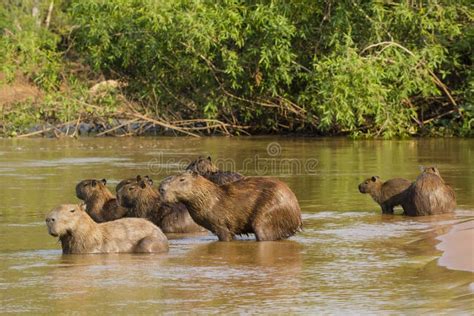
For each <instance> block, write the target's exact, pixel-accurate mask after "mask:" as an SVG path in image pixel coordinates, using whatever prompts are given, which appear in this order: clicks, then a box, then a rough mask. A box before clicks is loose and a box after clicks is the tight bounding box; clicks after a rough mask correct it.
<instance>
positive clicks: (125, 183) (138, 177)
mask: <svg viewBox="0 0 474 316" xmlns="http://www.w3.org/2000/svg"><path fill="white" fill-rule="evenodd" d="M142 180H144V181H146V182H147V183H148V184H149V185H153V180H152V179H151V178H150V177H149V176H145V177H143V178H142V177H141V176H140V175H138V176H136V178H128V179H125V180H122V181H120V182H119V183H118V184H117V186H116V187H115V192H118V191H119V190H120V189H121V188H122V187H123V186H125V185H127V184H130V183H139V182H140V181H142Z"/></svg>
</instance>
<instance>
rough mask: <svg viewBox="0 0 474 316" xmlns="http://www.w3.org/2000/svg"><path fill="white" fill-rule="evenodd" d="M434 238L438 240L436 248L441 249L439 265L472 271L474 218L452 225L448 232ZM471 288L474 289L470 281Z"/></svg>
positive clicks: (473, 261) (473, 269)
mask: <svg viewBox="0 0 474 316" xmlns="http://www.w3.org/2000/svg"><path fill="white" fill-rule="evenodd" d="M436 239H437V240H439V241H440V243H439V244H437V245H436V249H438V250H440V251H442V254H441V257H440V258H439V259H438V265H439V266H442V267H445V268H447V269H450V270H459V271H468V272H474V219H469V220H467V221H464V222H461V223H458V224H455V225H453V227H452V228H451V230H450V231H449V232H448V233H446V234H444V235H441V236H438V237H436ZM471 288H472V289H473V290H474V287H473V284H472V283H471Z"/></svg>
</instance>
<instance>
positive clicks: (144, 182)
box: [139, 181, 146, 189]
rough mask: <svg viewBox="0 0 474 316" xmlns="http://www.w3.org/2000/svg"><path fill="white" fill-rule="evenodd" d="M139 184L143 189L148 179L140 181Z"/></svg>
mask: <svg viewBox="0 0 474 316" xmlns="http://www.w3.org/2000/svg"><path fill="white" fill-rule="evenodd" d="M139 184H140V187H141V188H142V189H144V188H146V181H140V182H139Z"/></svg>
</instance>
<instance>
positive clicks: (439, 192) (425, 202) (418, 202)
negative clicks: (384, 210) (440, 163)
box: [403, 167, 456, 216]
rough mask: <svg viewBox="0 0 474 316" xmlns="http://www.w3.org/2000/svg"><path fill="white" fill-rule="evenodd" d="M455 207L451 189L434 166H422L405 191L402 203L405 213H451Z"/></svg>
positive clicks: (414, 214) (454, 198)
mask: <svg viewBox="0 0 474 316" xmlns="http://www.w3.org/2000/svg"><path fill="white" fill-rule="evenodd" d="M455 208H456V197H455V194H454V191H453V189H452V188H451V187H450V186H449V185H447V184H445V183H444V180H443V178H442V177H441V175H440V173H439V171H438V169H437V168H435V167H428V168H424V169H423V171H422V173H421V174H420V175H419V176H418V178H417V179H416V181H415V182H414V183H413V184H412V185H411V186H410V188H409V189H408V191H407V198H406V201H405V203H404V205H403V209H404V210H405V213H406V215H409V216H424V215H436V214H444V213H451V212H453V211H454V209H455Z"/></svg>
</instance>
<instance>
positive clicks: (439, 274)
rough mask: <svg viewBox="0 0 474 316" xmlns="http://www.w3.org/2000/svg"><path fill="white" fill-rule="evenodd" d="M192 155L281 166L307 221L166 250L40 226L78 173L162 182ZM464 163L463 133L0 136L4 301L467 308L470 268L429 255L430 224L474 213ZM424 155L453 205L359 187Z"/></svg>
mask: <svg viewBox="0 0 474 316" xmlns="http://www.w3.org/2000/svg"><path fill="white" fill-rule="evenodd" d="M200 154H206V155H207V154H210V155H212V156H213V157H219V158H222V159H224V158H226V159H227V160H225V161H220V163H222V164H223V165H224V164H225V165H226V167H227V168H231V167H233V168H235V169H237V170H239V171H242V172H243V173H245V174H247V175H257V174H266V175H271V176H278V177H281V179H283V180H284V181H286V182H287V183H288V184H289V185H290V187H291V188H292V189H293V190H294V191H295V193H296V195H297V196H298V198H299V200H300V204H301V208H302V211H303V219H304V225H305V230H304V231H303V232H302V233H299V234H298V235H297V236H295V237H293V238H291V239H290V240H288V241H283V242H262V243H257V242H254V241H253V240H240V241H235V242H230V243H221V242H216V238H215V237H214V236H212V235H209V236H169V237H170V252H169V254H166V255H129V254H120V255H69V256H63V255H61V251H60V246H59V244H58V243H57V241H56V240H55V239H54V238H53V237H51V236H49V235H48V234H47V232H46V228H45V225H44V215H45V213H46V212H47V211H48V210H49V209H51V208H52V207H54V206H56V205H57V204H60V203H66V202H74V201H77V200H76V198H75V196H74V186H75V184H76V183H77V182H78V181H79V180H81V179H84V178H91V177H95V178H107V179H108V180H109V183H110V184H111V187H113V186H114V185H115V184H116V183H117V181H119V180H120V179H122V178H126V177H130V176H134V175H136V174H137V173H140V174H142V175H144V174H149V175H152V176H153V178H154V179H155V180H156V182H158V181H159V179H160V178H162V177H164V176H166V175H169V174H173V173H175V172H177V171H178V170H180V169H181V168H182V164H183V163H185V162H186V161H187V160H190V159H193V158H195V157H196V156H197V155H200ZM473 162H474V140H467V139H461V140H460V139H439V140H419V141H418V140H407V141H356V142H352V141H348V140H345V139H309V138H203V139H189V138H123V139H120V138H99V139H93V138H90V139H81V140H50V139H31V140H0V185H1V190H0V192H1V195H0V205H1V207H0V312H2V313H5V312H13V313H15V312H30V313H35V314H37V313H42V314H44V313H51V312H52V313H57V312H64V311H67V312H81V313H88V312H91V313H97V314H99V313H115V312H121V313H133V314H137V313H145V314H151V313H153V314H156V313H162V312H163V313H164V312H171V313H176V312H190V311H191V312H195V313H204V314H209V313H243V314H247V313H257V312H258V313H266V314H269V313H286V312H293V313H298V312H300V313H305V314H308V313H318V312H319V313H321V312H323V313H330V314H334V313H339V314H346V313H356V314H360V313H364V312H371V313H381V312H383V313H400V312H401V313H408V314H417V313H432V312H444V313H448V314H451V313H456V314H458V313H463V314H470V313H472V312H473V310H474V298H473V291H474V288H473V286H472V285H471V289H470V283H471V282H474V277H473V276H474V274H473V273H470V272H463V271H452V270H448V269H446V268H443V267H440V266H438V265H437V259H438V258H439V256H440V252H439V251H437V250H436V249H435V245H436V244H437V242H438V241H436V240H435V237H436V236H438V235H440V234H443V233H445V232H447V231H448V230H449V229H450V227H451V226H452V224H453V223H456V222H459V221H462V220H469V219H472V218H474V199H473V194H474V168H473V165H472V163H473ZM431 164H436V165H437V166H438V168H439V169H440V170H441V172H442V175H443V176H444V178H445V180H446V181H447V182H448V183H450V184H451V185H452V186H453V187H454V188H455V191H456V194H457V198H458V210H457V211H456V214H455V215H454V216H451V217H426V218H405V217H402V216H400V215H395V216H387V215H384V216H383V215H381V214H380V210H379V207H378V206H377V205H376V204H375V203H374V202H373V201H372V200H371V199H370V197H368V196H366V195H362V194H360V193H359V192H358V190H357V184H358V183H359V182H360V181H361V180H363V179H364V178H365V177H367V176H371V175H379V176H381V177H382V178H385V179H386V178H389V177H395V176H400V177H406V178H409V179H414V178H415V177H416V175H417V174H418V172H419V165H431ZM466 242H470V243H473V241H472V240H471V241H469V240H467V241H466ZM471 255H472V254H471Z"/></svg>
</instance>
